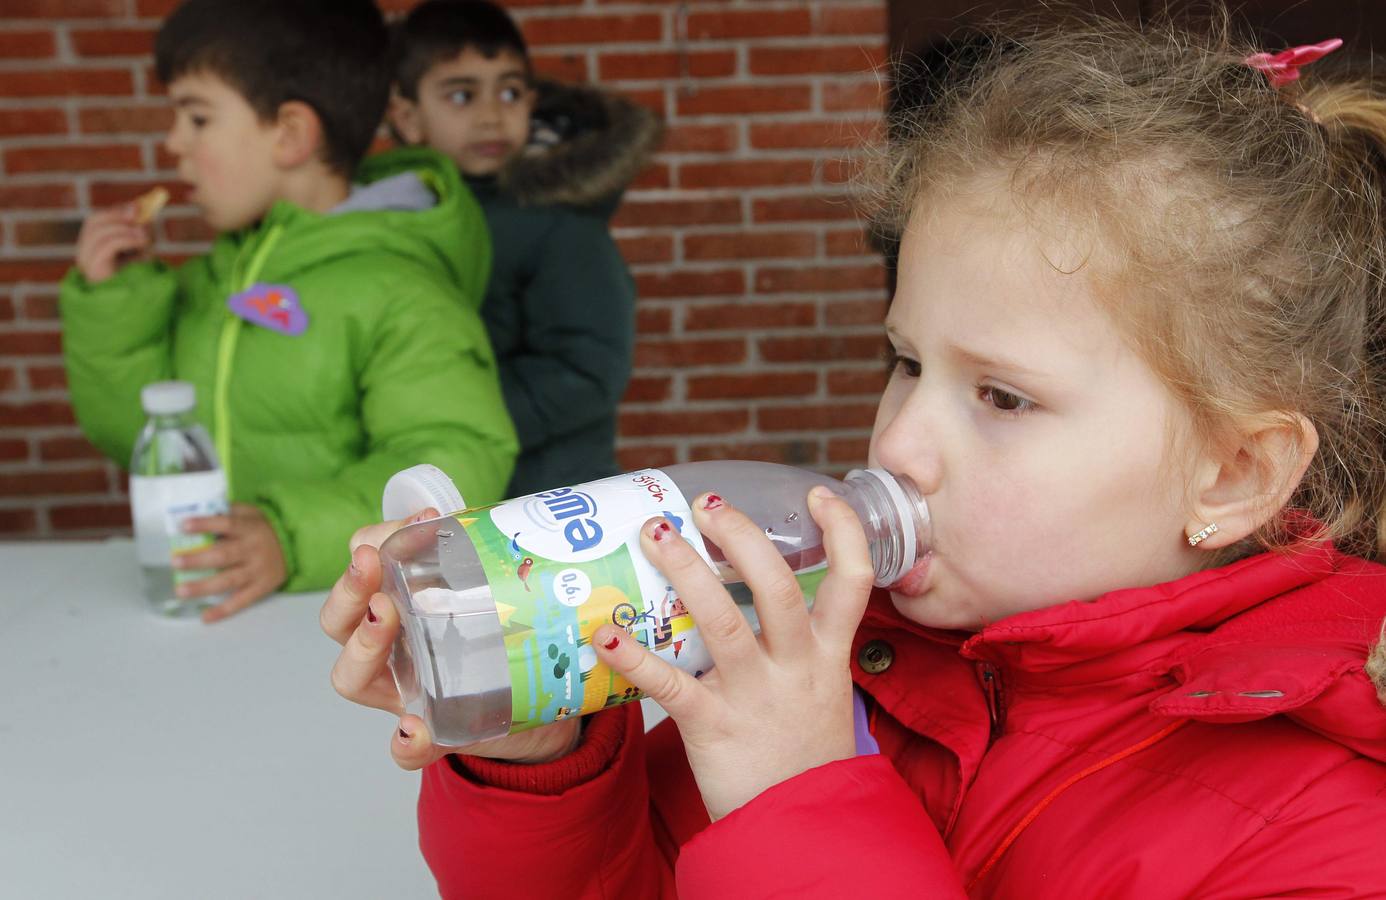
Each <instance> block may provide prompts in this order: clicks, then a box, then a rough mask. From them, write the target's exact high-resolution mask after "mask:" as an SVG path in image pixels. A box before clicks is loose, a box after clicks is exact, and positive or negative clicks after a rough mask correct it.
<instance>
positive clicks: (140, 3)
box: [135, 0, 183, 19]
mask: <svg viewBox="0 0 1386 900" xmlns="http://www.w3.org/2000/svg"><path fill="white" fill-rule="evenodd" d="M182 2H183V0H135V14H136V15H138V16H139V17H140V18H142V19H162V18H163V17H164V16H167V15H168V14H169V13H171V12H173V11H174V10H175V9H177V8H178V7H179V6H181V5H182Z"/></svg>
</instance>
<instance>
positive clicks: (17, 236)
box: [14, 219, 82, 247]
mask: <svg viewBox="0 0 1386 900" xmlns="http://www.w3.org/2000/svg"><path fill="white" fill-rule="evenodd" d="M81 228H82V220H81V219H40V220H38V221H33V220H30V221H27V222H16V223H15V224H14V242H15V244H17V245H18V246H20V247H40V246H59V247H66V246H70V245H72V244H75V243H76V242H77V232H78V231H79V230H81Z"/></svg>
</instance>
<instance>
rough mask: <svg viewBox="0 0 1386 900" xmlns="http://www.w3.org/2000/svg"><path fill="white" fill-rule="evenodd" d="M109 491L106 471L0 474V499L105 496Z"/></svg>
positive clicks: (78, 470) (86, 470)
mask: <svg viewBox="0 0 1386 900" xmlns="http://www.w3.org/2000/svg"><path fill="white" fill-rule="evenodd" d="M109 488H110V482H109V481H108V480H107V478H106V470H105V469H73V470H70V471H51V470H50V471H42V472H14V473H8V472H7V473H0V496H3V497H37V496H43V495H45V494H104V493H106V491H107V490H109Z"/></svg>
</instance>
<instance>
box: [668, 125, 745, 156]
mask: <svg viewBox="0 0 1386 900" xmlns="http://www.w3.org/2000/svg"><path fill="white" fill-rule="evenodd" d="M736 145H737V127H736V125H733V124H726V125H686V124H674V125H670V126H669V127H668V128H667V129H666V130H665V132H664V142H663V143H662V144H661V145H660V150H661V151H662V152H664V153H729V152H731V151H732V150H735V149H736Z"/></svg>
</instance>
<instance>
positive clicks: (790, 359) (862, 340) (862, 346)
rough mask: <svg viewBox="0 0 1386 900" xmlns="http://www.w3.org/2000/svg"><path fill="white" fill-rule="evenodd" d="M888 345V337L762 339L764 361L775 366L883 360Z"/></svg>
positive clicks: (830, 336)
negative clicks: (776, 364)
mask: <svg viewBox="0 0 1386 900" xmlns="http://www.w3.org/2000/svg"><path fill="white" fill-rule="evenodd" d="M887 346H888V345H887V344H886V339H885V335H884V334H863V335H856V334H851V335H839V334H819V335H801V336H795V337H767V338H761V339H760V341H759V342H758V344H757V348H758V349H759V351H760V357H761V359H763V360H765V361H766V362H774V363H781V362H785V363H805V362H807V363H826V362H833V361H835V360H879V359H881V358H882V354H883V353H884V352H885V349H886V347H887Z"/></svg>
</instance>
